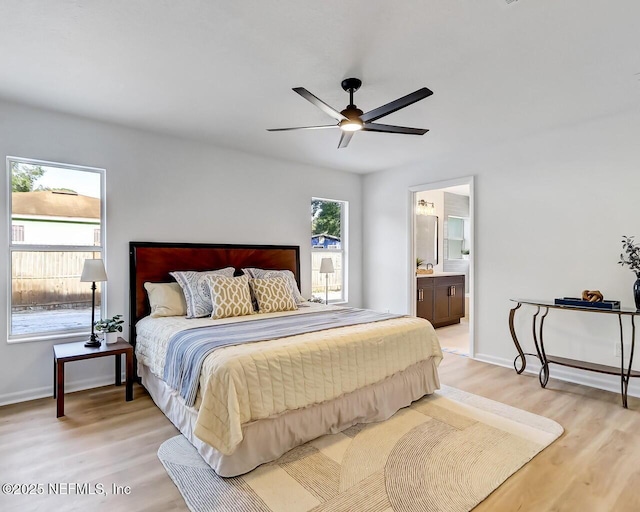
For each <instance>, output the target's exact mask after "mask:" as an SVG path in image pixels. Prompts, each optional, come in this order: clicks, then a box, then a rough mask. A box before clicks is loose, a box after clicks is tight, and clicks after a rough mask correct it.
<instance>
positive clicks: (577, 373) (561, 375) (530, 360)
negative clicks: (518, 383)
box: [474, 354, 640, 397]
mask: <svg viewBox="0 0 640 512" xmlns="http://www.w3.org/2000/svg"><path fill="white" fill-rule="evenodd" d="M474 359H476V360H477V361H482V362H484V363H490V364H495V365H497V366H504V367H505V368H511V369H512V370H513V360H511V359H504V358H502V357H495V356H491V355H488V354H476V355H475V357H474ZM540 367H541V365H540V362H539V361H538V360H537V359H536V358H535V357H532V356H528V357H527V368H526V369H525V371H524V373H530V374H533V375H538V373H539V372H540ZM550 368H551V375H550V378H552V379H558V380H563V381H565V382H573V383H574V384H582V385H583V386H589V387H592V388H597V389H604V390H605V391H611V392H613V393H617V394H620V377H616V376H615V375H605V374H602V373H595V372H590V371H587V370H578V369H576V368H569V367H566V366H558V365H556V364H551V365H550ZM514 371H515V370H514ZM628 395H629V396H635V397H640V382H639V381H637V380H636V379H629V389H628Z"/></svg>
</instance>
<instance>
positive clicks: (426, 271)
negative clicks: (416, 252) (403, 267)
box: [416, 258, 433, 275]
mask: <svg viewBox="0 0 640 512" xmlns="http://www.w3.org/2000/svg"><path fill="white" fill-rule="evenodd" d="M418 261H423V260H421V259H420V258H418ZM416 274H418V275H425V274H427V275H428V274H433V263H427V264H426V268H420V265H418V268H417V269H416Z"/></svg>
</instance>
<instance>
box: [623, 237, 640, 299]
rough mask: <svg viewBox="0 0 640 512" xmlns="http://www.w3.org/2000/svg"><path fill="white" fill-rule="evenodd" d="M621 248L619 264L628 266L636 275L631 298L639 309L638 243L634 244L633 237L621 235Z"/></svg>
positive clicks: (639, 254)
mask: <svg viewBox="0 0 640 512" xmlns="http://www.w3.org/2000/svg"><path fill="white" fill-rule="evenodd" d="M622 250H623V251H624V253H622V254H620V261H619V262H618V263H619V264H620V265H622V266H623V267H624V266H628V267H629V268H630V269H631V271H632V272H633V273H635V275H636V282H635V284H634V285H633V298H634V300H635V303H636V309H638V310H640V245H636V243H635V241H634V237H632V236H623V237H622ZM625 253H626V259H625Z"/></svg>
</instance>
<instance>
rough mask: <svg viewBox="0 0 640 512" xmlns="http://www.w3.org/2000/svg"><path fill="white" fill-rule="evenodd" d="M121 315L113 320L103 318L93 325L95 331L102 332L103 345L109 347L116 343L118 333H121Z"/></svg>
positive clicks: (122, 321)
mask: <svg viewBox="0 0 640 512" xmlns="http://www.w3.org/2000/svg"><path fill="white" fill-rule="evenodd" d="M123 323H124V320H122V315H116V316H114V317H113V318H104V319H100V320H98V321H97V322H96V323H95V324H93V325H94V327H95V329H96V331H98V332H103V333H104V337H105V343H107V344H108V345H110V344H111V343H115V342H116V341H118V333H119V332H122V324H123Z"/></svg>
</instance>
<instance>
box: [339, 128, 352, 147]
mask: <svg viewBox="0 0 640 512" xmlns="http://www.w3.org/2000/svg"><path fill="white" fill-rule="evenodd" d="M353 133H354V132H342V134H341V135H340V142H338V149H342V148H346V147H347V146H348V145H349V142H350V141H351V137H353Z"/></svg>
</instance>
